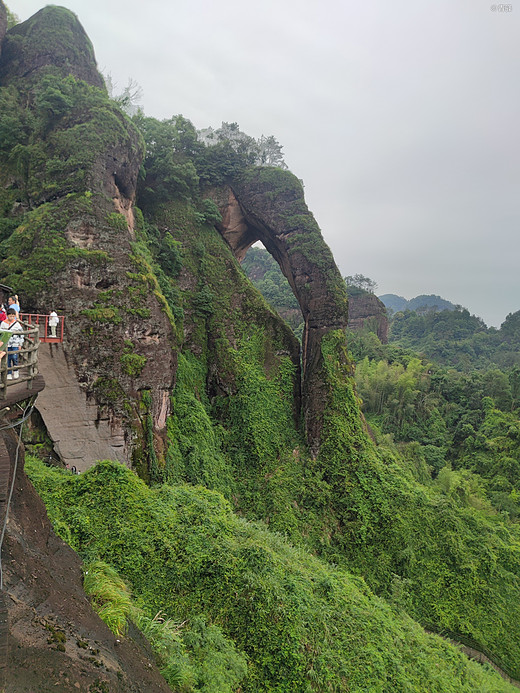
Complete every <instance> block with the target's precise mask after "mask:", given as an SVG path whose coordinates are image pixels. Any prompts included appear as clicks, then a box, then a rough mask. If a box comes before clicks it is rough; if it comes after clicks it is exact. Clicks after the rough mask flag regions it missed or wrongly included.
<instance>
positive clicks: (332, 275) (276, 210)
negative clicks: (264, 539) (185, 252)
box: [212, 168, 347, 454]
mask: <svg viewBox="0 0 520 693" xmlns="http://www.w3.org/2000/svg"><path fill="white" fill-rule="evenodd" d="M212 196H213V198H214V200H215V202H216V203H217V204H218V206H219V209H220V212H221V215H222V221H221V223H220V224H219V225H218V227H217V228H218V230H219V231H220V233H221V235H222V237H223V238H224V240H225V241H226V242H227V243H228V245H229V247H230V248H231V251H232V252H233V254H234V255H235V257H236V259H237V260H238V261H239V262H242V261H243V259H244V257H245V255H246V253H247V251H248V250H249V248H250V247H251V246H252V245H253V244H254V243H256V242H257V241H260V242H261V243H262V245H263V246H264V247H265V249H266V250H267V251H268V252H269V253H270V254H271V255H272V257H273V258H274V259H275V260H276V262H277V263H278V265H279V267H280V270H281V271H282V273H283V275H284V276H285V278H286V279H287V281H288V283H289V286H290V287H291V289H292V291H293V293H294V296H295V297H296V300H297V302H298V304H299V306H300V310H301V313H302V316H303V322H304V328H303V335H302V408H303V418H304V424H305V432H306V435H307V440H308V443H309V446H310V449H311V452H312V453H313V454H317V453H318V451H319V444H320V435H321V429H322V423H323V412H324V410H325V408H326V405H327V400H328V396H329V394H330V393H329V387H328V385H327V384H326V382H325V379H324V377H323V354H322V350H321V341H322V338H323V337H324V335H326V334H327V333H328V332H330V331H332V330H337V329H341V330H345V328H346V327H347V296H346V290H345V284H344V281H343V279H342V277H341V274H340V273H339V270H338V268H337V267H336V264H335V263H334V258H333V257H332V253H331V252H330V249H329V247H328V246H327V244H326V243H325V241H324V240H323V238H322V236H321V232H320V229H319V227H318V225H317V223H316V221H315V219H314V217H313V215H312V214H311V213H310V212H309V210H308V208H307V205H306V204H305V201H304V198H303V190H302V186H301V183H300V182H299V181H298V179H297V178H296V177H295V176H293V175H292V174H290V173H288V172H287V171H282V170H279V169H268V168H258V169H252V170H250V171H248V172H247V174H245V175H243V176H242V177H241V179H240V180H238V181H234V182H233V184H232V185H230V186H227V187H225V188H219V189H218V190H214V191H212Z"/></svg>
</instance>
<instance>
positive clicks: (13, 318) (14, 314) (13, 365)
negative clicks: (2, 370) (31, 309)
mask: <svg viewBox="0 0 520 693" xmlns="http://www.w3.org/2000/svg"><path fill="white" fill-rule="evenodd" d="M19 317H20V303H19V301H18V296H16V294H15V295H14V296H9V298H8V299H7V311H6V310H5V308H4V306H3V304H2V306H0V320H1V322H0V333H2V334H1V343H2V346H7V380H13V379H16V378H19V377H20V371H19V370H18V357H19V353H18V352H19V351H20V349H21V347H22V345H23V343H24V336H23V334H19V333H20V332H23V331H24V328H23V325H22V324H21V322H20V320H19ZM7 333H12V334H11V335H9V334H7ZM5 354H6V352H5V351H3V350H2V351H0V358H3V357H4V356H5Z"/></svg>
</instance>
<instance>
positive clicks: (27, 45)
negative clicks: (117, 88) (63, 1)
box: [0, 6, 105, 89]
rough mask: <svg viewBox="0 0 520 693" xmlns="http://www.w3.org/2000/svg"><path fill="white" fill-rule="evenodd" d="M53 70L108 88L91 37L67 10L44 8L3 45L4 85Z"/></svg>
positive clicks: (12, 32)
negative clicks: (45, 70) (101, 73)
mask: <svg viewBox="0 0 520 693" xmlns="http://www.w3.org/2000/svg"><path fill="white" fill-rule="evenodd" d="M49 66H52V67H55V68H58V69H59V70H61V71H63V73H64V74H71V75H73V76H74V77H76V78H78V79H83V80H85V81H86V82H88V83H89V84H92V85H94V86H96V87H100V88H101V89H104V88H105V85H104V82H103V78H102V77H101V75H100V74H99V72H98V71H97V68H96V61H95V58H94V49H93V48H92V44H91V42H90V40H89V38H88V36H87V35H86V33H85V31H84V29H83V27H82V26H81V24H80V23H79V21H78V20H77V18H76V16H75V15H74V14H72V12H70V11H69V10H66V9H65V8H64V7H56V6H49V7H44V8H43V9H42V10H40V11H39V12H37V13H36V14H35V15H33V16H32V17H30V18H29V19H28V20H27V21H25V22H22V23H21V24H17V25H16V26H15V27H13V28H12V29H11V30H10V31H9V33H8V34H7V35H6V37H5V40H4V43H3V45H2V64H1V66H0V84H1V85H3V84H5V83H7V82H12V81H13V80H17V79H24V80H26V79H31V80H32V79H34V78H36V77H37V75H38V73H39V72H41V71H42V70H43V69H44V68H46V67H49Z"/></svg>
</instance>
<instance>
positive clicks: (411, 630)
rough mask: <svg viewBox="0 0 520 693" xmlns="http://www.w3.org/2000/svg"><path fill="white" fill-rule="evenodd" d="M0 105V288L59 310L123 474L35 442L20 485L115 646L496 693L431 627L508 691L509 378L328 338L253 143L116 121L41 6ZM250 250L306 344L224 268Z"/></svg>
mask: <svg viewBox="0 0 520 693" xmlns="http://www.w3.org/2000/svg"><path fill="white" fill-rule="evenodd" d="M49 45H53V46H55V48H54V49H53V50H55V53H54V54H53V53H50V52H49V51H48V46H49ZM0 103H1V105H2V109H1V111H0V134H1V137H0V141H1V142H2V148H1V149H0V182H1V187H0V195H1V200H0V201H1V206H0V210H1V214H2V219H1V232H2V244H1V246H0V252H1V265H0V268H1V281H2V282H6V283H7V284H9V285H11V286H14V287H16V289H17V291H18V293H19V294H21V295H22V296H23V300H24V303H25V305H26V306H27V307H28V308H30V309H32V310H34V311H35V312H36V311H41V312H44V311H45V310H46V305H47V304H48V302H49V300H50V297H52V300H53V301H59V302H60V304H61V305H63V306H64V307H65V308H66V311H67V333H66V340H65V342H64V345H63V350H64V353H65V355H66V359H67V364H66V365H67V368H68V369H70V370H72V371H73V372H74V374H75V377H76V378H77V388H78V390H79V391H81V393H83V395H84V396H85V397H86V398H87V399H88V402H89V406H91V407H95V408H97V409H96V410H97V412H98V417H99V419H103V420H109V422H110V425H111V426H113V427H116V426H117V427H118V430H121V431H122V433H121V437H122V438H124V446H125V447H124V449H125V453H126V454H127V466H125V465H123V464H120V463H117V462H114V461H110V460H105V461H100V462H96V460H94V459H93V460H92V461H91V465H90V468H89V469H88V470H87V471H86V472H85V473H83V474H81V475H80V476H73V475H71V474H70V473H69V472H68V471H66V470H65V469H60V468H59V466H60V465H59V464H58V465H55V466H54V467H49V466H47V465H46V464H45V463H44V461H42V459H41V455H39V452H40V450H41V449H42V448H41V443H40V442H37V443H36V444H35V440H34V437H33V439H32V443H33V447H32V448H31V453H32V454H31V455H30V456H28V459H27V465H26V471H27V473H28V475H29V477H30V479H31V481H32V483H33V484H34V486H35V488H36V490H37V491H38V493H39V494H40V496H41V498H42V499H43V501H44V502H45V505H46V508H47V512H48V513H49V517H50V518H51V520H52V523H53V527H54V530H55V532H56V533H57V534H58V535H59V536H60V537H61V538H62V539H63V540H64V541H65V542H67V544H68V545H70V546H71V547H72V548H73V549H74V551H76V552H77V553H78V554H79V556H81V558H82V559H83V560H84V561H85V565H84V571H85V580H84V588H85V591H86V592H87V594H88V595H89V598H90V600H91V604H92V606H93V608H94V609H95V610H96V611H97V613H98V614H99V615H100V617H101V618H102V619H103V620H104V621H105V622H106V624H107V625H108V626H109V627H110V628H111V630H112V632H113V633H114V636H115V637H116V636H117V637H118V638H119V639H122V640H123V641H124V640H125V639H131V640H132V641H134V640H135V641H136V642H139V643H140V642H141V640H140V638H141V636H140V635H138V634H137V630H136V628H135V624H137V626H138V627H139V629H140V630H141V631H142V632H143V633H144V634H145V636H146V638H147V640H148V641H149V643H150V647H151V649H152V650H153V653H154V657H155V660H156V662H157V665H158V666H159V667H160V669H161V672H162V673H163V676H164V678H165V680H166V682H167V684H168V686H169V687H170V688H171V690H172V691H179V692H188V691H200V692H204V693H226V691H229V692H231V691H234V692H236V693H238V692H239V691H241V692H242V693H246V692H251V693H252V692H256V693H266V692H270V691H272V692H273V693H274V692H276V693H282V692H286V693H294V692H300V691H301V692H304V691H308V692H309V693H310V692H311V691H315V692H318V691H320V692H321V691H338V692H339V691H359V692H361V691H388V692H390V691H426V690H427V691H432V692H433V691H438V692H439V693H441V692H442V693H445V692H447V691H454V692H455V691H468V692H469V691H475V690H479V691H509V690H512V689H513V688H512V686H511V685H510V684H509V683H508V682H507V681H506V680H504V679H502V678H500V677H499V676H498V674H496V672H495V671H494V670H492V669H491V667H488V666H481V665H479V664H476V663H475V662H471V661H470V660H469V659H468V658H467V657H466V656H465V655H464V654H462V653H461V652H460V651H459V650H458V649H457V648H456V647H455V646H454V645H452V644H450V643H449V642H448V641H447V640H445V639H442V638H441V637H439V636H438V635H436V634H435V633H439V634H441V635H443V634H444V635H449V636H450V637H451V638H453V639H456V640H460V641H463V642H466V643H467V644H471V645H473V646H474V647H475V648H476V649H478V650H480V651H481V652H484V653H485V654H486V655H487V656H488V657H489V658H490V659H491V660H493V662H494V663H495V664H496V665H498V666H499V667H500V668H501V669H502V670H503V672H505V674H506V675H509V676H511V677H514V678H516V679H519V678H520V668H519V662H520V657H519V652H520V559H519V556H520V552H519V548H520V532H519V528H518V524H517V522H516V520H517V515H518V513H517V501H518V495H517V493H518V490H519V489H518V480H519V476H518V470H517V466H518V435H517V433H518V431H517V430H516V429H517V428H518V407H519V406H520V402H519V401H518V396H519V392H518V382H517V379H515V378H516V376H514V375H511V377H509V375H504V378H505V379H504V378H502V380H501V385H498V384H497V380H496V378H494V377H493V375H492V374H491V375H488V374H487V373H484V374H479V375H473V374H463V373H456V374H455V373H454V372H452V371H444V370H443V368H442V367H440V366H434V365H433V364H430V363H429V362H426V361H425V360H423V359H422V357H420V356H417V355H415V354H412V353H410V352H409V351H408V352H406V351H404V350H403V349H399V348H397V347H396V346H393V345H390V346H385V345H382V344H381V343H380V342H379V340H378V339H377V337H375V335H371V334H370V332H368V331H366V332H363V331H362V332H360V333H357V336H356V335H355V334H351V335H349V336H348V337H347V330H346V325H347V289H346V287H345V283H344V281H343V279H342V278H341V275H340V274H339V271H338V269H337V267H336V265H335V263H334V259H333V257H332V254H331V252H330V250H329V248H328V247H327V245H326V244H325V242H324V240H323V238H322V236H321V233H320V230H319V227H318V224H317V222H316V220H315V219H314V217H313V216H312V214H311V212H310V211H309V210H308V208H307V206H306V204H305V200H304V195H303V188H302V185H301V183H300V181H299V180H298V178H297V177H296V176H294V175H293V174H292V173H290V172H288V171H287V170H285V169H284V168H283V167H280V166H279V165H277V166H270V165H267V164H269V163H274V164H280V163H281V161H280V158H279V157H278V156H277V155H276V152H278V154H279V149H277V148H276V146H274V145H275V144H276V142H272V141H269V143H268V144H269V146H272V147H273V151H274V154H273V156H272V157H271V158H269V157H268V156H267V155H266V149H265V147H266V142H265V141H258V140H255V139H253V138H250V137H247V136H245V137H242V136H240V137H236V136H235V135H233V136H232V137H227V136H225V135H226V133H229V128H223V129H222V132H221V133H220V135H218V134H217V136H215V137H211V138H209V139H208V137H207V133H206V134H205V135H204V134H203V135H202V136H201V135H199V133H197V131H196V129H195V128H194V126H193V125H192V123H191V122H190V121H189V120H188V119H187V117H185V116H181V115H175V116H172V117H171V118H170V119H168V120H164V121H158V120H156V119H154V118H152V117H149V116H147V115H145V114H143V113H142V112H139V113H138V114H137V115H135V116H134V117H132V118H130V117H129V116H128V115H127V114H126V113H125V112H123V111H122V110H121V108H120V106H119V104H118V103H117V102H115V101H114V100H111V99H110V98H109V96H108V94H107V92H106V89H105V88H104V85H103V82H102V79H101V77H100V75H99V73H98V72H97V70H96V67H95V61H94V57H93V50H92V46H91V45H90V42H89V41H88V38H87V37H86V36H85V35H84V32H83V30H82V28H81V26H80V24H79V22H78V20H77V19H76V18H75V16H74V15H72V14H71V13H70V12H69V11H67V10H65V9H64V8H58V7H53V6H51V7H48V8H45V9H44V10H42V11H41V12H39V13H38V14H37V15H35V16H34V17H33V18H31V19H30V20H28V21H27V22H24V23H23V24H19V25H16V26H14V27H13V28H12V29H10V30H9V31H8V32H7V34H6V37H5V39H4V41H3V43H2V55H1V59H0ZM231 130H232V132H233V133H235V134H236V128H231ZM258 240H261V241H262V243H263V244H264V246H265V247H266V248H267V250H268V251H269V253H270V255H272V257H273V258H274V260H276V262H277V263H278V265H279V266H280V268H281V270H282V272H283V274H284V275H285V277H286V278H287V281H288V286H290V287H291V290H292V293H293V296H294V297H295V299H294V300H296V301H297V307H298V310H299V311H300V312H301V315H303V318H304V319H303V323H304V325H303V326H302V327H300V329H301V343H300V342H299V340H298V338H297V337H296V336H295V334H294V332H293V330H292V329H291V327H290V325H288V324H287V323H286V322H285V321H283V320H282V319H280V317H279V315H278V314H277V313H276V311H275V310H274V309H273V308H272V307H271V306H269V304H268V303H267V302H266V300H265V299H264V297H262V295H261V294H260V293H259V291H258V290H257V289H256V288H255V287H254V286H253V284H252V283H251V282H250V281H249V279H248V278H247V276H246V274H245V272H244V271H243V269H242V268H241V267H240V264H239V260H241V259H243V257H244V255H245V253H246V252H247V250H248V248H249V247H250V246H251V245H252V244H254V243H255V242H256V241H258ZM353 242H355V239H353ZM272 271H273V269H272V267H269V266H266V268H265V272H264V273H263V275H262V277H261V280H262V281H264V283H265V284H266V286H267V288H269V286H270V285H269V281H270V280H271V277H272V276H274V275H271V272H272ZM274 286H275V281H274V280H272V286H271V289H272V291H273V295H274V294H276V298H277V300H278V298H280V296H279V294H280V292H281V290H280V291H278V289H275V288H273V287H274ZM264 288H265V287H264ZM282 293H283V297H282V298H281V300H283V301H285V302H286V303H287V307H288V309H290V310H295V309H296V307H295V304H294V303H291V299H290V298H289V296H288V294H287V291H286V290H285V289H284V290H283V292H282ZM299 336H300V335H298V337H299ZM355 360H357V362H358V363H357V366H356V365H355ZM43 375H44V377H45V373H44V374H43ZM486 378H487V379H486ZM506 381H507V382H506ZM493 388H495V389H493ZM362 408H364V410H365V413H364V414H363V413H362ZM35 425H36V424H35ZM506 428H507V431H506ZM46 434H47V432H46V431H45V430H43V427H42V428H41V429H40V431H39V435H40V440H41V439H43V438H44V437H45V435H46ZM476 452H478V454H475V453H476ZM450 465H451V467H450ZM471 465H473V466H471ZM497 475H498V476H500V477H503V479H504V481H500V483H498V482H497V478H498V477H497ZM20 503H22V500H20ZM15 510H16V511H17V512H18V514H17V517H19V518H21V519H20V520H19V521H20V522H22V523H23V522H29V520H30V514H31V512H32V511H31V510H30V509H27V512H26V513H24V512H22V510H25V507H24V506H22V505H20V506H15ZM34 512H36V511H34ZM36 520H38V521H39V517H38V518H36ZM36 520H35V526H37V522H36ZM15 530H16V531H15ZM22 544H23V543H22V542H21V540H20V537H19V535H18V534H17V528H13V527H11V529H10V534H9V547H10V548H9V550H10V551H14V549H12V548H11V547H20V548H19V554H17V555H19V556H21V557H22V559H23V557H24V555H25V556H26V557H28V554H29V553H30V551H29V550H28V549H26V550H25V551H24V550H23V546H22ZM9 555H11V554H9ZM15 564H16V562H15V561H13V565H15ZM16 565H17V564H16ZM13 570H15V569H14V568H13ZM16 570H19V571H20V573H19V574H17V573H13V574H11V573H10V574H9V582H8V584H7V587H6V589H7V590H11V592H12V593H13V594H14V591H15V587H16V586H17V585H19V584H20V582H22V581H23V578H22V577H21V575H22V573H23V571H24V570H25V565H24V564H23V563H22V564H21V565H20V566H19V567H17V568H16ZM35 580H36V581H37V578H35ZM17 598H18V599H23V598H24V597H23V594H21V596H19V597H17ZM40 598H41V602H42V603H45V599H46V596H45V594H44V593H43V591H42V593H41V596H40ZM39 607H40V605H38V608H39ZM56 613H57V615H56V618H57V619H59V609H56ZM31 628H32V626H31V623H29V622H23V621H20V622H18V623H17V627H16V630H15V629H12V638H13V642H15V643H16V644H17V646H18V647H19V649H20V650H22V651H23V652H25V651H27V652H29V645H28V643H27V641H26V640H24V638H25V637H28V635H29V634H30V633H31V632H32V631H31ZM425 629H426V630H425ZM78 647H79V645H78ZM145 647H146V645H145ZM24 648H27V649H26V650H25V649H24ZM64 650H65V652H62V651H58V650H53V656H56V664H55V667H56V671H59V670H60V668H61V669H63V667H64V666H66V665H65V661H66V659H65V658H66V657H67V656H70V652H69V651H68V650H67V648H66V647H65V646H64ZM60 657H63V659H59V658H60ZM12 671H14V672H15V673H16V674H17V679H16V683H14V678H13V684H12V688H11V689H10V690H12V691H13V692H14V691H16V692H18V691H22V690H25V688H24V686H25V683H26V682H24V672H23V667H20V668H19V669H16V670H14V669H13V670H12ZM103 676H105V670H102V671H100V681H101V682H100V683H99V686H101V684H103V685H105V683H104V682H106V681H108V679H103ZM107 676H108V674H107ZM43 685H46V684H43V683H42V690H47V689H46V688H43ZM71 685H72V684H71ZM49 686H50V684H49ZM106 686H108V683H106ZM49 690H50V688H49ZM63 690H66V689H65V688H64V689H63ZM92 690H94V689H92ZM101 690H103V688H101ZM117 690H121V689H117Z"/></svg>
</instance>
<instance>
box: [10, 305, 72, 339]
mask: <svg viewBox="0 0 520 693" xmlns="http://www.w3.org/2000/svg"><path fill="white" fill-rule="evenodd" d="M50 317H51V316H50V315H40V314H38V313H20V320H22V321H23V322H25V323H28V324H29V325H37V326H38V333H39V335H40V342H47V343H48V344H61V343H62V342H63V326H64V323H65V316H64V315H58V319H59V323H58V325H57V326H56V328H55V334H56V336H54V335H53V334H52V327H51V326H50V325H49V319H50Z"/></svg>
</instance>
